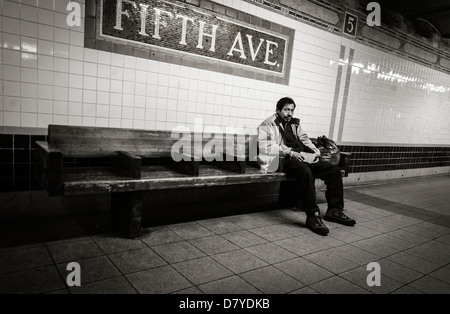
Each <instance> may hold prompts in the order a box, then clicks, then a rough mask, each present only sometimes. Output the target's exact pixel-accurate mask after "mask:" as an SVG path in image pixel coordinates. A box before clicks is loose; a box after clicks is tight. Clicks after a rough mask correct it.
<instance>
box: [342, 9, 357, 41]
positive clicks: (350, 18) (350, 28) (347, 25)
mask: <svg viewBox="0 0 450 314" xmlns="http://www.w3.org/2000/svg"><path fill="white" fill-rule="evenodd" d="M357 25H358V17H357V16H355V15H352V14H350V13H347V12H345V22H344V34H346V35H349V36H352V37H355V36H356V27H357Z"/></svg>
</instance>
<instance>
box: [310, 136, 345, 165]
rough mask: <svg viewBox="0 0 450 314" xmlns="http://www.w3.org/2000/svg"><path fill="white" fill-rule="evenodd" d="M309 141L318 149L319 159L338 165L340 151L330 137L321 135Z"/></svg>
mask: <svg viewBox="0 0 450 314" xmlns="http://www.w3.org/2000/svg"><path fill="white" fill-rule="evenodd" d="M311 141H312V142H313V144H314V145H315V146H316V147H317V148H318V149H319V150H320V160H324V161H328V162H330V163H332V164H333V165H335V166H337V165H339V160H340V159H341V152H340V150H339V148H338V146H337V145H336V143H335V142H334V141H333V140H332V139H329V138H328V137H326V136H325V135H323V136H319V137H318V138H317V139H311Z"/></svg>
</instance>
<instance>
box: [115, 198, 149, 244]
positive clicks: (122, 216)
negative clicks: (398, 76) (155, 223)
mask: <svg viewBox="0 0 450 314" xmlns="http://www.w3.org/2000/svg"><path fill="white" fill-rule="evenodd" d="M141 222H142V192H126V193H111V223H112V224H113V226H114V227H117V228H119V229H120V230H121V231H124V232H125V233H126V235H127V236H128V237H130V238H135V237H138V236H140V235H141Z"/></svg>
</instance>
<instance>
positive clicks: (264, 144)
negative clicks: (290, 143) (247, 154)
mask: <svg viewBox="0 0 450 314" xmlns="http://www.w3.org/2000/svg"><path fill="white" fill-rule="evenodd" d="M290 125H291V127H292V130H293V134H295V135H296V136H297V139H299V140H300V141H301V142H302V143H303V145H305V146H306V147H309V148H310V149H311V150H312V151H313V152H314V153H317V154H320V151H319V149H317V147H316V146H315V145H314V144H313V143H312V142H311V140H310V139H309V137H308V135H307V134H306V132H305V131H304V130H303V129H302V126H301V125H300V120H299V119H296V118H293V119H292V120H291V122H290ZM280 128H281V129H283V130H284V127H283V124H282V123H281V120H280V119H279V118H278V115H277V114H274V115H272V116H270V117H269V118H267V119H266V120H264V121H263V122H262V123H261V124H260V125H259V127H258V149H259V155H260V156H261V155H265V156H267V155H270V156H283V157H284V156H285V155H289V154H290V153H291V152H292V148H290V147H287V146H286V143H285V141H284V136H283V135H282V134H281V132H280Z"/></svg>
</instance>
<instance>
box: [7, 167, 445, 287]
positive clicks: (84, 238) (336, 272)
mask: <svg viewBox="0 0 450 314" xmlns="http://www.w3.org/2000/svg"><path fill="white" fill-rule="evenodd" d="M449 191H450V176H439V177H431V178H421V179H409V180H405V181H400V182H396V183H389V184H383V185H372V186H360V187H351V188H346V189H345V198H346V208H347V210H348V215H349V216H351V217H354V218H355V219H357V221H358V223H357V225H356V226H355V227H344V226H340V225H337V224H334V223H327V225H328V226H329V227H330V229H331V231H330V234H329V236H327V237H322V236H319V235H315V234H313V233H311V232H310V231H309V230H308V229H306V228H305V227H304V225H303V224H304V220H305V215H304V213H302V212H294V211H291V210H289V209H283V210H276V211H270V212H261V213H254V214H244V215H237V216H229V217H224V218H220V219H209V220H201V221H193V222H188V223H182V224H174V225H165V226H160V227H154V228H149V229H146V230H145V234H144V235H143V236H142V237H141V238H139V239H125V238H122V237H120V236H118V235H116V234H108V233H104V232H102V231H101V230H100V229H99V228H98V226H99V225H100V224H99V220H101V219H103V218H100V217H77V218H74V217H67V218H58V219H51V220H40V221H27V222H18V223H8V224H6V223H3V224H0V293H2V294H4V293H14V294H15V293H119V294H122V293H123V294H125V293H142V294H161V293H162V294H171V293H187V294H218V293H220V294H241V293H242V294H306V293H308V294H309V293H321V294H337V293H339V294H341V293H356V294H360V293H361V294H362V293H376V294H387V293H405V294H413V293H429V294H437V293H445V294H448V293H450V193H449ZM319 197H322V199H323V191H319ZM320 207H321V210H322V212H324V210H325V204H324V203H323V202H322V203H321V205H320ZM70 262H77V263H79V265H80V266H81V272H80V274H81V276H80V278H81V286H80V287H76V286H75V287H68V285H67V284H66V279H67V277H70V278H72V277H71V276H70V274H73V272H72V271H73V269H72V268H69V270H67V266H68V264H69V263H70ZM371 262H377V263H378V264H379V265H380V267H381V269H380V271H381V274H380V279H381V286H373V287H370V286H369V285H368V284H367V279H368V277H369V279H370V278H371V279H373V280H375V279H376V277H374V276H372V275H373V273H372V271H373V270H374V269H369V270H367V265H368V264H369V263H371Z"/></svg>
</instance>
